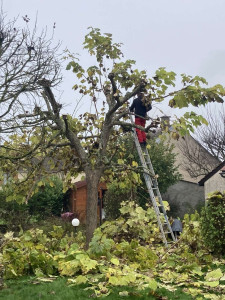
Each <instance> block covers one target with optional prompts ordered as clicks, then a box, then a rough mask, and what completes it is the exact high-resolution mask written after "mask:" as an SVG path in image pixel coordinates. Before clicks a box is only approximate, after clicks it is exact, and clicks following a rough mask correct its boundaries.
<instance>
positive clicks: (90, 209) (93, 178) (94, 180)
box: [86, 170, 101, 248]
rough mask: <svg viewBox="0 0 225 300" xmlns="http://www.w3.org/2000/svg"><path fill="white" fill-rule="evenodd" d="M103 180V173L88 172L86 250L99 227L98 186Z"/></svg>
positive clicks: (98, 171)
mask: <svg viewBox="0 0 225 300" xmlns="http://www.w3.org/2000/svg"><path fill="white" fill-rule="evenodd" d="M100 178H101V171H100V170H97V171H88V172H86V182H87V208H86V248H88V245H89V243H90V241H91V239H92V236H93V233H94V231H95V229H96V227H97V208H98V184H99V180H100Z"/></svg>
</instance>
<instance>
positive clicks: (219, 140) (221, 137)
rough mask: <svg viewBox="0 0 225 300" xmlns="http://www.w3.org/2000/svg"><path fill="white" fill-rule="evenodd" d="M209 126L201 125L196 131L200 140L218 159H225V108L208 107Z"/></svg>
mask: <svg viewBox="0 0 225 300" xmlns="http://www.w3.org/2000/svg"><path fill="white" fill-rule="evenodd" d="M207 121H208V126H201V127H200V128H198V130H197V131H196V137H197V139H198V141H199V142H200V143H201V144H202V145H203V147H205V149H207V150H208V151H209V153H211V154H212V156H213V157H216V158H217V159H218V160H221V161H223V160H224V159H225V110H224V106H223V107H220V109H219V111H216V110H212V109H207Z"/></svg>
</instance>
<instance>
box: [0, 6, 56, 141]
mask: <svg viewBox="0 0 225 300" xmlns="http://www.w3.org/2000/svg"><path fill="white" fill-rule="evenodd" d="M23 20H24V22H25V23H26V27H25V28H23V29H21V28H20V27H18V25H17V23H16V21H17V20H16V19H15V20H13V21H6V16H5V14H4V13H3V12H2V11H1V12H0V133H1V134H2V138H3V137H4V136H5V135H4V134H7V133H13V132H16V130H17V129H18V128H24V127H26V126H27V125H26V120H24V119H23V122H21V121H20V119H19V118H18V114H19V113H22V114H29V112H30V111H31V106H32V109H33V112H34V110H35V109H36V113H35V114H33V115H35V118H34V119H33V122H32V124H31V126H34V125H35V124H40V123H41V119H40V118H41V117H40V114H38V105H39V104H38V103H39V99H38V98H39V97H40V96H41V93H42V87H41V85H40V83H39V81H40V80H43V79H44V78H45V79H47V80H48V81H49V83H50V84H51V86H56V85H58V84H59V82H60V81H61V75H60V64H59V61H58V55H57V51H58V49H59V44H57V45H56V46H55V47H53V46H52V38H49V39H48V38H47V32H46V30H45V31H42V32H41V33H40V34H38V33H37V26H36V25H35V27H34V29H33V30H32V31H31V30H30V29H29V27H28V23H29V21H30V19H29V18H28V16H25V17H23ZM33 104H34V105H33Z"/></svg>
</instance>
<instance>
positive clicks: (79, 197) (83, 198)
mask: <svg viewBox="0 0 225 300" xmlns="http://www.w3.org/2000/svg"><path fill="white" fill-rule="evenodd" d="M106 190H107V188H106V184H105V183H104V182H101V183H99V185H98V199H99V201H98V219H99V223H101V221H102V219H103V218H104V216H103V214H104V210H103V207H104V201H103V198H104V194H105V191H106ZM69 194H70V196H69V210H70V212H73V213H74V215H75V217H76V218H78V219H79V220H80V222H81V223H85V221H86V206H87V183H86V181H85V180H82V181H77V182H75V189H73V190H72V189H71V190H70V193H69Z"/></svg>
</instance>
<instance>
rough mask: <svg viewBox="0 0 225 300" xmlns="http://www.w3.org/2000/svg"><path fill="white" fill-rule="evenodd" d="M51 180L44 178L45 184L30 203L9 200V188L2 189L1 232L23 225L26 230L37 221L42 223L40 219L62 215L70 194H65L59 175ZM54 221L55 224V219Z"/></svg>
mask: <svg viewBox="0 0 225 300" xmlns="http://www.w3.org/2000/svg"><path fill="white" fill-rule="evenodd" d="M51 181H52V183H51V184H49V183H47V182H45V180H44V179H43V180H42V182H43V186H42V187H40V189H39V191H38V192H37V193H36V194H34V195H33V196H32V197H31V198H30V199H29V200H28V204H20V203H17V202H16V201H8V202H7V201H6V197H7V192H8V190H6V189H5V190H1V191H0V232H3V233H4V232H6V231H19V230H20V229H21V227H22V228H23V229H24V230H26V229H28V228H30V226H31V225H35V223H37V224H40V220H46V219H48V220H51V218H53V217H54V216H60V214H61V211H62V208H63V206H65V205H64V204H65V201H66V197H68V195H67V194H63V191H62V181H61V180H60V179H59V178H58V177H53V178H51ZM9 188H10V186H9ZM56 219H57V218H56ZM60 221H61V220H60ZM50 223H51V222H50ZM52 223H53V224H55V221H53V222H52ZM64 223H65V222H64ZM51 225H52V224H51ZM60 225H61V224H60Z"/></svg>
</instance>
